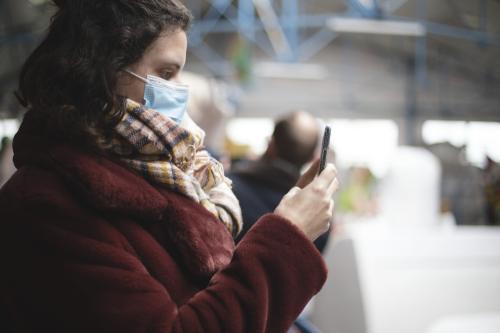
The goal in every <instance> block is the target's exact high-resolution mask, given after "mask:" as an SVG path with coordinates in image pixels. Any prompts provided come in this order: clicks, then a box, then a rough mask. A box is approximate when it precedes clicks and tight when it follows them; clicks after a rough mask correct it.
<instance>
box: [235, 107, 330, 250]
mask: <svg viewBox="0 0 500 333" xmlns="http://www.w3.org/2000/svg"><path fill="white" fill-rule="evenodd" d="M319 138H320V126H319V123H318V121H317V120H316V119H315V118H314V117H313V116H312V115H310V114H309V113H307V112H304V111H297V112H292V113H290V114H288V115H286V116H284V117H282V118H280V119H279V120H277V121H276V124H275V126H274V131H273V134H272V136H271V139H270V140H269V144H268V146H267V149H266V151H265V153H264V154H263V155H262V156H261V157H260V158H259V159H257V160H256V161H240V162H239V163H237V164H235V165H234V166H233V168H232V170H231V173H230V174H229V175H228V176H229V178H231V180H232V181H233V191H234V193H235V194H236V197H237V198H238V200H239V201H240V205H241V210H242V214H243V232H242V233H241V234H240V236H239V238H238V240H239V239H241V238H242V237H244V234H245V232H247V231H248V230H249V229H250V228H251V227H252V225H253V224H254V223H255V222H257V219H258V218H259V217H261V216H262V215H264V214H265V213H269V212H273V211H274V209H275V208H276V206H277V205H278V203H279V202H280V201H281V198H283V196H284V195H285V194H286V193H287V192H288V191H289V190H290V189H291V188H292V187H293V186H295V184H296V183H297V181H298V179H299V177H300V174H301V170H302V168H303V167H304V166H305V165H306V164H308V163H310V162H311V161H312V160H313V159H314V158H315V157H316V158H317V157H318V143H319ZM327 239H328V234H325V235H324V236H322V237H320V238H318V240H316V242H315V244H316V246H317V248H318V249H319V250H320V251H323V249H324V247H325V245H326V241H327Z"/></svg>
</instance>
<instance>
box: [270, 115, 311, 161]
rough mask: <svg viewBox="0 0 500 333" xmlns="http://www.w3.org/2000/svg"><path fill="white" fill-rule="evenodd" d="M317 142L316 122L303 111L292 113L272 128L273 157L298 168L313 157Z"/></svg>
mask: <svg viewBox="0 0 500 333" xmlns="http://www.w3.org/2000/svg"><path fill="white" fill-rule="evenodd" d="M318 140H319V126H318V122H317V120H316V119H315V118H314V117H313V116H312V115H310V114H309V113H307V112H304V111H296V112H292V113H290V114H288V115H286V116H285V117H283V118H281V119H279V120H278V121H277V122H276V125H275V126H274V132H273V136H272V144H273V146H274V153H275V155H276V156H277V157H280V158H282V159H284V160H286V161H288V162H290V163H292V164H294V165H296V166H297V167H299V168H300V167H302V166H303V165H304V164H306V163H307V162H309V161H310V160H311V159H312V158H313V157H314V153H315V150H316V146H317V144H318Z"/></svg>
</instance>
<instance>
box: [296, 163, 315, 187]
mask: <svg viewBox="0 0 500 333" xmlns="http://www.w3.org/2000/svg"><path fill="white" fill-rule="evenodd" d="M318 169H319V159H317V160H315V161H314V162H313V163H312V164H311V166H310V167H309V169H307V171H306V172H305V173H304V174H303V175H302V176H301V177H300V179H299V180H298V182H297V184H296V185H295V186H298V187H300V188H304V187H306V186H307V185H309V184H310V183H311V182H312V181H313V180H314V177H316V174H317V173H318Z"/></svg>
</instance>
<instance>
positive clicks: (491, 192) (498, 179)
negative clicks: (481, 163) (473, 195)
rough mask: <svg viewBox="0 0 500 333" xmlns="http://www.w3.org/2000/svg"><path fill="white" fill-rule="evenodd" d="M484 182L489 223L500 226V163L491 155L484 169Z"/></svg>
mask: <svg viewBox="0 0 500 333" xmlns="http://www.w3.org/2000/svg"><path fill="white" fill-rule="evenodd" d="M484 183H485V192H486V201H487V218H488V224H489V225H496V226H500V163H496V162H495V161H493V160H492V159H491V158H489V157H488V161H487V163H486V168H485V170H484Z"/></svg>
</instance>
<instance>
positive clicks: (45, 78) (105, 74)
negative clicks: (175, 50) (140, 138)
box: [16, 0, 192, 145]
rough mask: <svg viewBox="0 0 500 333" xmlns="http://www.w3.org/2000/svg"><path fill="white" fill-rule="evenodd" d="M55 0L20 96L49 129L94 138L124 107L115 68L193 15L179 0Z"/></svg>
mask: <svg viewBox="0 0 500 333" xmlns="http://www.w3.org/2000/svg"><path fill="white" fill-rule="evenodd" d="M54 3H55V4H56V6H57V7H58V10H57V12H56V14H55V15H54V16H53V18H52V21H51V25H50V27H49V31H48V35H47V36H46V38H45V39H44V40H43V42H42V43H41V44H40V45H39V46H38V47H37V48H36V49H35V51H34V52H33V53H32V54H31V55H30V57H29V58H28V60H27V61H26V63H25V64H24V66H23V68H22V71H21V75H20V80H19V89H18V91H17V93H16V95H17V97H18V99H19V101H20V102H21V104H22V105H23V106H24V107H26V108H29V109H31V110H32V111H31V112H33V113H36V114H37V118H39V119H40V120H41V121H42V120H43V123H44V124H45V125H46V126H45V127H46V130H45V132H46V135H48V136H54V137H57V138H64V139H67V140H70V141H77V142H79V143H82V140H83V143H87V144H90V145H93V144H95V140H96V138H97V137H98V136H102V135H106V133H109V132H110V131H111V129H112V128H113V126H114V125H115V124H116V123H117V121H119V120H120V119H121V118H122V116H123V113H124V112H125V98H124V97H123V96H118V95H117V94H116V93H115V91H116V85H117V76H118V73H119V72H120V71H121V70H122V69H124V68H126V67H127V66H129V65H131V64H133V63H135V62H136V61H138V60H139V59H140V58H141V57H142V55H143V54H144V52H145V50H146V49H147V48H148V46H150V45H151V44H152V43H153V42H154V41H155V40H156V39H157V38H158V37H159V35H160V34H161V33H162V32H164V31H167V32H168V31H174V30H176V29H182V30H184V31H187V29H188V28H189V25H190V23H191V19H192V16H191V14H190V12H189V10H188V9H187V8H186V7H185V6H184V5H183V4H182V3H181V2H180V1H179V0H133V1H131V0H68V1H66V0H54ZM44 124H41V125H40V126H44Z"/></svg>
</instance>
